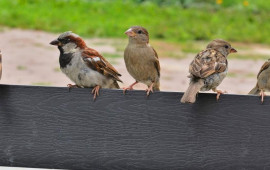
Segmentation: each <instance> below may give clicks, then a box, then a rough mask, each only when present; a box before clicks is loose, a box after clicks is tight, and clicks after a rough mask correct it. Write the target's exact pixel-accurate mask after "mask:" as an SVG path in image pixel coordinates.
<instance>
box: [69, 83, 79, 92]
mask: <svg viewBox="0 0 270 170" xmlns="http://www.w3.org/2000/svg"><path fill="white" fill-rule="evenodd" d="M67 87H68V91H69V92H70V89H71V88H78V86H77V85H76V84H75V85H72V84H67Z"/></svg>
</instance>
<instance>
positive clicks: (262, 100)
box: [260, 90, 265, 104]
mask: <svg viewBox="0 0 270 170" xmlns="http://www.w3.org/2000/svg"><path fill="white" fill-rule="evenodd" d="M260 96H261V102H262V104H263V102H264V96H265V93H264V91H263V90H261V92H260Z"/></svg>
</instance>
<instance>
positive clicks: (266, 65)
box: [257, 59, 270, 78]
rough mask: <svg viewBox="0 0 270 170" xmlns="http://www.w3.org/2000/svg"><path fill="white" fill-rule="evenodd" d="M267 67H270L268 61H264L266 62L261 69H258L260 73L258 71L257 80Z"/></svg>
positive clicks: (269, 61)
mask: <svg viewBox="0 0 270 170" xmlns="http://www.w3.org/2000/svg"><path fill="white" fill-rule="evenodd" d="M269 66H270V59H269V60H268V61H266V62H265V63H264V64H263V65H262V67H261V69H260V71H259V73H258V75H257V78H259V75H260V74H261V73H262V72H263V71H264V70H266V69H267V68H268V67H269Z"/></svg>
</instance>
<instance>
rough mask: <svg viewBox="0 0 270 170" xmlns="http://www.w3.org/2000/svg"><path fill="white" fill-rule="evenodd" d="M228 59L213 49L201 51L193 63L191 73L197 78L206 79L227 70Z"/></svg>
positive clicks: (190, 68)
mask: <svg viewBox="0 0 270 170" xmlns="http://www.w3.org/2000/svg"><path fill="white" fill-rule="evenodd" d="M226 67H227V59H226V57H225V56H223V55H222V54H221V53H220V52H218V51H216V50H213V49H206V50H203V51H201V52H200V53H199V54H197V56H196V57H195V58H194V60H193V61H192V62H191V64H190V67H189V72H190V73H191V74H193V75H194V76H195V77H199V78H206V77H208V76H210V75H212V74H214V73H218V72H222V71H224V70H226Z"/></svg>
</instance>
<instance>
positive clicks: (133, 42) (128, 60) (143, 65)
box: [124, 26, 160, 96]
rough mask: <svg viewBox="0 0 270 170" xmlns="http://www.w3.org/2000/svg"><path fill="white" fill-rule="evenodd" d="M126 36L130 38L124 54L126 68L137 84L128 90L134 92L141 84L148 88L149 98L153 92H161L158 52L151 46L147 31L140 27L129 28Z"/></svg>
mask: <svg viewBox="0 0 270 170" xmlns="http://www.w3.org/2000/svg"><path fill="white" fill-rule="evenodd" d="M125 34H126V35H127V36H128V37H129V42H128V45H127V47H126V49H125V52H124V59H125V64H126V68H127V70H128V72H129V74H130V75H131V76H132V77H133V78H134V79H135V82H134V83H133V84H131V85H130V86H129V87H127V88H124V93H125V92H126V90H132V89H133V86H134V85H135V84H137V83H139V82H141V83H144V84H146V85H147V86H148V88H147V89H146V92H147V93H146V94H147V96H149V94H150V92H152V93H153V90H155V91H159V86H160V84H159V79H160V65H159V60H158V55H157V52H156V51H155V50H154V48H153V47H151V46H150V44H149V34H148V32H147V30H146V29H145V28H143V27H140V26H133V27H131V28H129V29H128V30H127V31H126V32H125Z"/></svg>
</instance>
